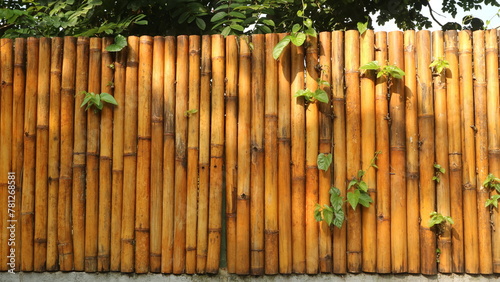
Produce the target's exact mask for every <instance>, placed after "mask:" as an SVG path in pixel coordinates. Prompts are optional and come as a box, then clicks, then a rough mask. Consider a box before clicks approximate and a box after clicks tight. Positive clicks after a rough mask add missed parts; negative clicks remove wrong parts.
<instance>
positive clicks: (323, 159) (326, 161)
mask: <svg viewBox="0 0 500 282" xmlns="http://www.w3.org/2000/svg"><path fill="white" fill-rule="evenodd" d="M316 163H317V164H318V169H321V170H324V171H327V170H328V168H329V167H330V165H331V164H332V154H324V153H320V154H319V155H318V158H317V161H316Z"/></svg>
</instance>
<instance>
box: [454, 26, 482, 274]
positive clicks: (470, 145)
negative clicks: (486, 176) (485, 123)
mask: <svg viewBox="0 0 500 282" xmlns="http://www.w3.org/2000/svg"><path fill="white" fill-rule="evenodd" d="M459 54H460V55H459V65H460V77H461V79H460V93H461V96H462V101H461V102H462V116H463V118H462V121H463V126H462V131H463V133H462V134H463V137H464V140H463V141H464V142H463V143H462V150H463V153H464V155H463V158H462V161H463V193H464V194H463V196H464V199H463V201H464V212H463V214H464V238H463V239H464V242H467V243H465V244H464V249H465V253H464V254H465V272H466V273H471V274H477V273H479V245H478V244H479V242H478V229H477V227H478V226H477V207H476V204H477V194H476V152H475V145H474V144H475V143H474V142H475V131H474V128H473V127H474V95H473V91H474V88H473V84H472V71H473V69H472V34H471V33H470V32H468V31H462V32H460V33H459Z"/></svg>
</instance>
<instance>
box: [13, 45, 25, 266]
mask: <svg viewBox="0 0 500 282" xmlns="http://www.w3.org/2000/svg"><path fill="white" fill-rule="evenodd" d="M14 44H15V45H14V48H15V53H14V67H13V69H14V70H13V72H14V73H13V75H14V77H13V79H14V81H13V86H12V87H13V98H12V99H13V105H14V106H13V109H12V118H13V119H12V124H13V126H14V128H13V130H12V172H14V173H15V175H16V176H17V175H21V174H22V173H23V160H24V158H23V157H24V155H23V149H24V146H23V145H24V142H23V138H24V137H23V136H24V131H23V129H24V128H23V125H24V112H25V110H24V101H25V90H26V89H25V87H26V39H25V38H16V40H15V41H14ZM21 187H23V178H18V177H16V186H15V190H14V191H15V195H14V196H15V204H16V206H15V208H14V212H15V220H16V222H18V224H16V237H17V238H19V243H18V244H17V246H16V247H17V248H16V261H17V263H16V271H20V270H21V265H22V256H21V254H22V236H23V234H22V232H21V231H22V226H21V224H22V217H21V204H22V201H21V199H22V197H23V194H22V193H21V192H22V190H21Z"/></svg>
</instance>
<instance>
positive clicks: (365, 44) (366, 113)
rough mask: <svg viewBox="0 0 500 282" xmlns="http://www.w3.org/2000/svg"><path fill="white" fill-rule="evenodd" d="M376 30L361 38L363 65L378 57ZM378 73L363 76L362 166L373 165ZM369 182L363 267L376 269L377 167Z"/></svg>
mask: <svg viewBox="0 0 500 282" xmlns="http://www.w3.org/2000/svg"><path fill="white" fill-rule="evenodd" d="M374 41H375V36H374V33H373V30H367V31H365V32H364V33H363V35H361V38H360V65H364V64H367V63H369V62H371V61H373V60H374V59H375V48H374V43H375V42H374ZM374 82H375V74H374V73H373V72H366V73H365V74H364V75H363V76H362V77H361V108H360V109H361V138H362V139H361V140H363V141H362V143H361V167H362V168H363V169H366V168H368V167H370V164H371V161H372V159H373V154H374V153H375V147H376V140H375V138H374V137H375V83H374ZM363 180H364V181H365V182H366V184H368V193H369V195H370V197H371V198H372V199H373V200H374V202H373V203H371V204H370V207H369V208H363V209H362V222H363V225H362V234H363V239H362V246H363V258H362V260H363V271H364V272H375V271H376V269H377V225H376V224H377V223H376V208H375V207H376V202H375V200H376V199H377V198H376V196H377V193H376V184H377V178H376V173H375V170H374V169H368V170H367V171H366V174H365V175H364V177H363Z"/></svg>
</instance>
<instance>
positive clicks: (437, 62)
mask: <svg viewBox="0 0 500 282" xmlns="http://www.w3.org/2000/svg"><path fill="white" fill-rule="evenodd" d="M449 67H450V63H448V61H447V60H445V59H444V58H442V57H440V58H437V59H434V61H432V63H431V64H430V65H429V68H431V69H432V73H433V74H434V75H440V74H441V73H442V72H443V70H444V69H447V68H449Z"/></svg>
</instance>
